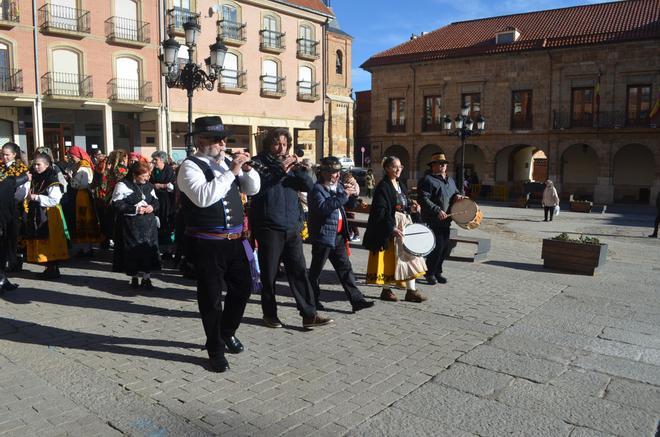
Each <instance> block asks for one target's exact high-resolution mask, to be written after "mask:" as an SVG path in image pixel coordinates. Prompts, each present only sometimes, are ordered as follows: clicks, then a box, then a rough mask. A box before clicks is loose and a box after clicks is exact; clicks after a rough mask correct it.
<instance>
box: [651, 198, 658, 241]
mask: <svg viewBox="0 0 660 437" xmlns="http://www.w3.org/2000/svg"><path fill="white" fill-rule="evenodd" d="M655 207H656V208H657V210H658V213H657V214H656V216H655V226H654V228H653V233H652V234H651V235H649V237H650V238H658V225H660V192H658V197H656V199H655Z"/></svg>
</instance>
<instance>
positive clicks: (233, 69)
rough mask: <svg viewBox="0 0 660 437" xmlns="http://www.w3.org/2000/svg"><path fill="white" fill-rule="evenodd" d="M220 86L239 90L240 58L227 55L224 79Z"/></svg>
mask: <svg viewBox="0 0 660 437" xmlns="http://www.w3.org/2000/svg"><path fill="white" fill-rule="evenodd" d="M220 86H222V87H224V88H238V56H237V55H236V54H234V53H227V54H226V55H225V60H224V62H223V64H222V77H221V78H220Z"/></svg>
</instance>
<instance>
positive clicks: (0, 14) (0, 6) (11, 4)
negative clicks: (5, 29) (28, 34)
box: [0, 0, 20, 23]
mask: <svg viewBox="0 0 660 437" xmlns="http://www.w3.org/2000/svg"><path fill="white" fill-rule="evenodd" d="M19 20H20V14H19V11H18V3H16V2H15V1H9V0H0V21H11V22H14V23H18V22H19Z"/></svg>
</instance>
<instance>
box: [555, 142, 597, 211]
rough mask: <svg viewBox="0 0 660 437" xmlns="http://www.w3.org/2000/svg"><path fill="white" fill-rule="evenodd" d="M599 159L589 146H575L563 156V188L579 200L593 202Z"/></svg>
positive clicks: (568, 149) (561, 165) (561, 166)
mask: <svg viewBox="0 0 660 437" xmlns="http://www.w3.org/2000/svg"><path fill="white" fill-rule="evenodd" d="M599 167H600V164H599V158H598V154H597V153H596V150H595V149H594V148H592V147H591V146H589V145H588V144H573V145H571V146H569V147H568V148H566V150H564V152H563V153H562V155H561V162H560V174H561V187H562V191H563V192H565V193H572V194H573V195H574V196H575V198H576V199H579V200H593V197H594V192H595V189H596V188H595V187H596V185H597V184H598V172H599Z"/></svg>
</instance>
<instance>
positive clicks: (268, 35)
mask: <svg viewBox="0 0 660 437" xmlns="http://www.w3.org/2000/svg"><path fill="white" fill-rule="evenodd" d="M259 35H260V37H261V40H260V43H259V47H260V48H261V49H262V50H273V51H284V49H285V48H286V45H285V44H284V43H285V39H284V37H285V34H284V33H282V32H276V31H274V30H265V29H262V30H260V31H259Z"/></svg>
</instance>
